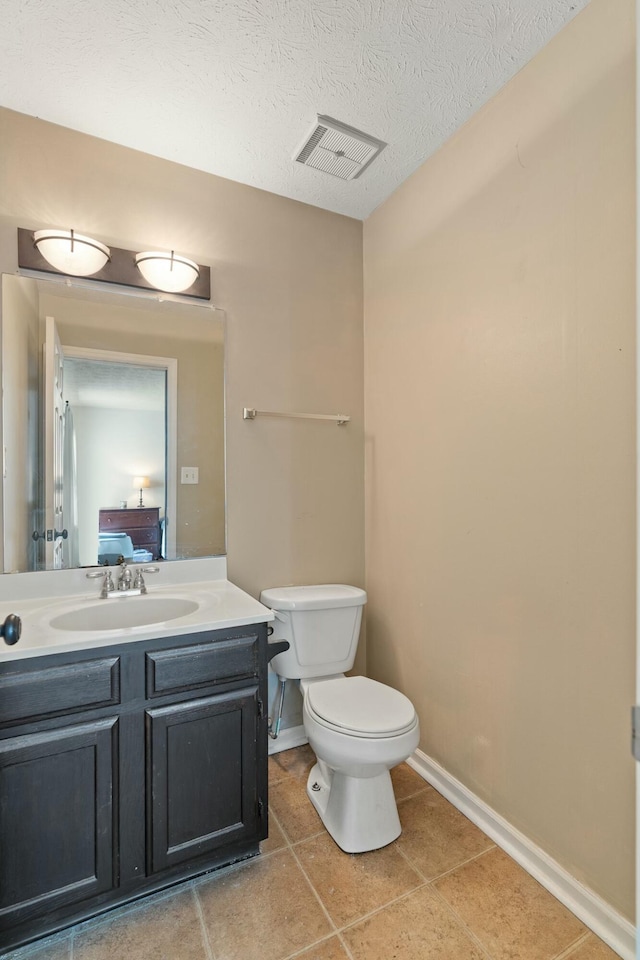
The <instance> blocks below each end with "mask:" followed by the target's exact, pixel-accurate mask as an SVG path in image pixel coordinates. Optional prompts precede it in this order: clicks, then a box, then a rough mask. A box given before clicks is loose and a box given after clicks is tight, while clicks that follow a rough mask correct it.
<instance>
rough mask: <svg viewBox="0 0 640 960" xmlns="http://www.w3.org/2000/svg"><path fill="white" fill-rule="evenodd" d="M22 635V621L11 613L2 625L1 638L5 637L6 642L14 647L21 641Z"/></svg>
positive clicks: (0, 629)
mask: <svg viewBox="0 0 640 960" xmlns="http://www.w3.org/2000/svg"><path fill="white" fill-rule="evenodd" d="M21 633H22V620H21V619H20V617H18V616H16V614H15V613H10V614H9V616H8V617H6V618H5V621H4V623H3V624H1V625H0V637H4V642H5V643H8V644H9V646H10V647H11V646H13V644H14V643H17V642H18V640H19V639H20V634H21Z"/></svg>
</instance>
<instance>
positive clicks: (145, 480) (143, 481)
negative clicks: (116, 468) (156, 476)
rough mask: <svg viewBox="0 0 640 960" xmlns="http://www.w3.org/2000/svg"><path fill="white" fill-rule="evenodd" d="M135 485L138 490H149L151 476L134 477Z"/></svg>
mask: <svg viewBox="0 0 640 960" xmlns="http://www.w3.org/2000/svg"><path fill="white" fill-rule="evenodd" d="M133 486H134V488H135V489H136V490H147V489H148V488H149V487H150V486H151V481H150V480H149V477H134V478H133Z"/></svg>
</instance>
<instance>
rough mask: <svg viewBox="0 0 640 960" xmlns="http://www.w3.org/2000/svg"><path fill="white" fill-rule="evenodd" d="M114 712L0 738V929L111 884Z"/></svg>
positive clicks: (113, 879) (113, 875)
mask: <svg viewBox="0 0 640 960" xmlns="http://www.w3.org/2000/svg"><path fill="white" fill-rule="evenodd" d="M117 731H118V721H117V719H115V718H113V717H109V718H107V719H104V720H96V721H93V722H91V723H82V724H77V725H74V726H70V727H63V728H62V729H57V730H48V731H47V732H45V733H36V734H31V735H28V736H17V737H12V738H10V739H8V740H2V741H0V929H5V930H6V929H7V928H10V927H11V926H13V925H14V924H17V923H23V922H25V921H28V920H30V919H31V918H36V917H38V916H42V915H43V914H45V913H47V912H48V911H50V910H53V909H55V908H56V907H61V906H65V905H67V904H72V903H76V902H78V901H80V900H85V899H87V898H89V897H92V896H94V895H95V894H97V893H101V892H103V891H105V890H109V889H111V888H112V887H113V886H115V885H116V879H117V878H116V872H117V871H116V866H117V864H116V857H115V852H114V826H113V825H114V813H115V811H114V783H115V782H117V777H116V768H115V765H116V761H117V753H118V749H117V746H118V745H117Z"/></svg>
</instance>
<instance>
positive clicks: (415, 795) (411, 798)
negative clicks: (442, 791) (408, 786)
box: [396, 783, 434, 804]
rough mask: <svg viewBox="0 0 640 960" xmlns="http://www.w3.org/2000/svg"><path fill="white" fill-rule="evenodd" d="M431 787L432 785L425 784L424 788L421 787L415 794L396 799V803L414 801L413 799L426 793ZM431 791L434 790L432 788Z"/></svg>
mask: <svg viewBox="0 0 640 960" xmlns="http://www.w3.org/2000/svg"><path fill="white" fill-rule="evenodd" d="M430 786H431V785H430V784H428V783H425V785H424V787H419V788H418V789H417V790H415V791H414V792H413V793H407V794H406V796H404V797H396V803H397V804H401V803H404V801H405V800H413V798H414V797H417V796H418V794H420V793H425V792H426V791H427V790H429V787H430ZM431 789H432V790H433V789H434V788H433V787H431Z"/></svg>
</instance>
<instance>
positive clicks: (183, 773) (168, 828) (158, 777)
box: [147, 686, 258, 873]
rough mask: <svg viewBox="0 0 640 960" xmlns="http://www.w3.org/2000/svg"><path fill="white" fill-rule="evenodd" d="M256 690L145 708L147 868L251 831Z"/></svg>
mask: <svg viewBox="0 0 640 960" xmlns="http://www.w3.org/2000/svg"><path fill="white" fill-rule="evenodd" d="M257 689H258V688H257V687H256V686H254V687H251V688H250V689H246V688H245V689H243V690H238V691H235V692H233V693H229V694H221V695H218V696H214V697H206V698H203V699H200V700H190V701H188V702H187V703H181V704H177V705H175V706H171V707H160V708H158V709H156V710H148V711H147V748H148V755H147V756H148V759H147V762H148V817H149V834H150V836H149V839H150V843H149V848H148V861H149V863H148V869H149V872H150V873H155V872H157V871H158V870H163V869H164V868H166V867H170V866H174V865H175V864H179V863H182V862H183V861H186V860H189V859H191V858H193V857H197V856H201V855H203V854H206V853H208V852H210V851H212V850H215V849H216V848H218V847H221V846H224V845H225V844H227V843H231V842H233V841H236V840H241V839H243V838H245V837H249V836H251V835H252V834H255V831H256V826H257V815H258V809H257V795H256V759H257V758H256V723H257V710H256V704H257Z"/></svg>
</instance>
